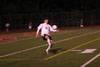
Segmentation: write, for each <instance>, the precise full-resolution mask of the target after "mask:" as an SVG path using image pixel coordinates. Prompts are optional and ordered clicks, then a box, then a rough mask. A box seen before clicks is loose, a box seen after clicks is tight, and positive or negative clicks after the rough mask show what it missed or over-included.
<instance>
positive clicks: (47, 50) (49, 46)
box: [45, 35, 52, 54]
mask: <svg viewBox="0 0 100 67" xmlns="http://www.w3.org/2000/svg"><path fill="white" fill-rule="evenodd" d="M45 38H46V39H47V43H48V48H47V49H46V53H47V54H49V50H50V48H51V46H52V43H51V40H50V37H49V36H47V35H46V36H45Z"/></svg>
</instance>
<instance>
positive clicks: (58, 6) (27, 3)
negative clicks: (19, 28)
mask: <svg viewBox="0 0 100 67" xmlns="http://www.w3.org/2000/svg"><path fill="white" fill-rule="evenodd" d="M93 9H100V1H99V0H0V13H1V15H2V14H9V13H10V14H16V13H33V12H37V11H60V10H61V11H71V10H93Z"/></svg>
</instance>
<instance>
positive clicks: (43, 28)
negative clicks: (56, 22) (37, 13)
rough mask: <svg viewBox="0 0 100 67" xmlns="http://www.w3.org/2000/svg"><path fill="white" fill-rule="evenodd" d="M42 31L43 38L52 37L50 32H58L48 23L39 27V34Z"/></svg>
mask: <svg viewBox="0 0 100 67" xmlns="http://www.w3.org/2000/svg"><path fill="white" fill-rule="evenodd" d="M40 30H41V36H44V34H47V35H50V31H52V32H56V30H53V29H52V27H51V25H49V24H47V23H42V24H40V25H39V26H38V29H37V34H38V33H39V31H40Z"/></svg>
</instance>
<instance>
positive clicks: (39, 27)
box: [36, 24, 42, 34]
mask: <svg viewBox="0 0 100 67" xmlns="http://www.w3.org/2000/svg"><path fill="white" fill-rule="evenodd" d="M41 28H42V24H40V25H39V26H38V28H37V32H36V34H39V31H40V30H41Z"/></svg>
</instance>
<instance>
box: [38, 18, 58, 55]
mask: <svg viewBox="0 0 100 67" xmlns="http://www.w3.org/2000/svg"><path fill="white" fill-rule="evenodd" d="M40 30H41V36H42V38H43V40H46V41H47V43H48V48H47V49H46V53H47V54H49V50H50V48H51V47H52V42H53V41H52V38H51V36H50V31H52V32H59V30H54V29H53V28H52V27H51V25H49V24H48V19H44V23H41V24H40V25H39V26H38V29H37V32H36V37H38V34H39V31H40Z"/></svg>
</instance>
